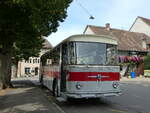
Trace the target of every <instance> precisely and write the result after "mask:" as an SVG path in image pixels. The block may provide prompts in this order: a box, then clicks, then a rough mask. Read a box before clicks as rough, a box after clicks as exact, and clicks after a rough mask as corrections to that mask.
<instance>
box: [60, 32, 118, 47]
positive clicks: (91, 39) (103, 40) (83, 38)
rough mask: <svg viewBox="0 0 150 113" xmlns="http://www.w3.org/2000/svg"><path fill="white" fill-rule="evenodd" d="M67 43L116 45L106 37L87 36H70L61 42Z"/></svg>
mask: <svg viewBox="0 0 150 113" xmlns="http://www.w3.org/2000/svg"><path fill="white" fill-rule="evenodd" d="M68 41H80V42H100V43H107V44H113V45H117V41H116V40H114V39H113V38H112V37H110V36H107V35H87V34H79V35H72V36H70V37H69V38H67V39H65V40H64V41H62V42H61V43H64V42H68Z"/></svg>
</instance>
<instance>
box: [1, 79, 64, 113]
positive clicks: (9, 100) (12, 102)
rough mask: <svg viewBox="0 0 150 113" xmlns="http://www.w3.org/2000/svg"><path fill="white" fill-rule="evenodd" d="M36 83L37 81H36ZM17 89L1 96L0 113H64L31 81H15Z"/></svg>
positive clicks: (7, 91) (5, 92)
mask: <svg viewBox="0 0 150 113" xmlns="http://www.w3.org/2000/svg"><path fill="white" fill-rule="evenodd" d="M34 82H36V81H34ZM13 85H14V86H15V88H12V89H7V90H6V91H3V93H2V94H1V95H0V113H62V112H63V111H61V109H59V107H58V106H57V105H56V104H55V103H54V102H53V101H52V98H53V97H52V96H49V99H48V97H47V96H46V94H45V93H44V92H43V91H42V90H41V89H40V88H39V86H37V85H34V84H33V83H32V82H31V81H30V80H27V79H26V80H25V78H24V79H23V80H21V79H19V80H13Z"/></svg>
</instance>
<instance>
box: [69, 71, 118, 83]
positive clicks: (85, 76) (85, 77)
mask: <svg viewBox="0 0 150 113" xmlns="http://www.w3.org/2000/svg"><path fill="white" fill-rule="evenodd" d="M98 75H101V76H102V78H101V79H98V78H97V77H96V76H98ZM119 80H120V73H119V72H69V76H68V81H119Z"/></svg>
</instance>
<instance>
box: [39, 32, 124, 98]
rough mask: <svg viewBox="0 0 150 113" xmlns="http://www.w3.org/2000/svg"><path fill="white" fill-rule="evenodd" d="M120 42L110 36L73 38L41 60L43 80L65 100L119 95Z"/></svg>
mask: <svg viewBox="0 0 150 113" xmlns="http://www.w3.org/2000/svg"><path fill="white" fill-rule="evenodd" d="M116 56H117V41H115V40H113V39H112V38H111V37H108V36H95V35H73V36H71V37H69V38H67V39H66V40H64V41H62V42H61V43H60V44H58V46H56V47H55V48H53V49H52V50H50V51H49V52H47V53H45V54H44V55H43V56H42V57H41V74H40V75H41V76H40V80H41V82H42V83H43V85H44V86H46V87H47V88H49V89H50V90H52V91H53V94H54V95H55V96H61V97H64V98H68V97H70V98H99V97H103V96H117V95H119V94H120V93H121V90H120V88H119V80H120V72H119V71H120V68H119V66H118V65H117V58H116Z"/></svg>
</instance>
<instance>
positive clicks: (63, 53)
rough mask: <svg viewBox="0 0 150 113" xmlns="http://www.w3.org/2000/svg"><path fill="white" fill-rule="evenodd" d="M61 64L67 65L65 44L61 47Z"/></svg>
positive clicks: (66, 47)
mask: <svg viewBox="0 0 150 113" xmlns="http://www.w3.org/2000/svg"><path fill="white" fill-rule="evenodd" d="M62 63H63V64H68V46H67V43H65V44H63V45H62Z"/></svg>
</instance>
